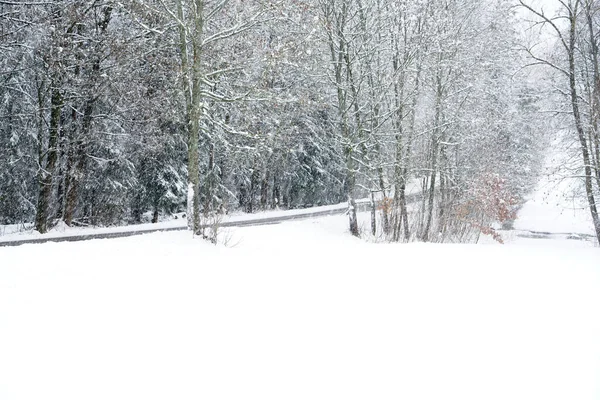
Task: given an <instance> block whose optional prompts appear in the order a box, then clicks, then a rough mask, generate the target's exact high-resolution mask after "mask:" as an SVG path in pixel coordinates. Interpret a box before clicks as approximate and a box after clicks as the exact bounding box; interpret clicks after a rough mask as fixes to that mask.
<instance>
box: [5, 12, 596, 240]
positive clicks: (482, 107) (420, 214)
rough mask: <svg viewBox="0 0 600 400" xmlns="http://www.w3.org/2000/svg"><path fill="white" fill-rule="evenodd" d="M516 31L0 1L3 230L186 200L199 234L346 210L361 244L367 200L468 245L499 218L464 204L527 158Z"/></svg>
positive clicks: (360, 15)
mask: <svg viewBox="0 0 600 400" xmlns="http://www.w3.org/2000/svg"><path fill="white" fill-rule="evenodd" d="M513 26H514V23H513V20H512V17H511V14H510V11H509V9H508V6H507V5H506V4H505V3H504V2H496V1H494V0H485V1H467V2H459V1H453V0H444V1H419V2H411V1H396V2H387V1H381V0H347V1H341V0H318V1H315V2H307V1H306V2H305V1H294V2H276V1H272V2H271V1H259V0H256V1H254V0H252V1H242V0H230V1H213V0H130V1H127V2H112V1H103V2H98V1H87V2H80V1H72V0H61V1H53V2H18V3H17V2H8V3H2V2H0V46H1V47H0V49H1V51H2V53H3V57H2V58H1V59H0V68H1V70H0V74H1V75H0V154H1V155H2V157H1V158H0V167H1V169H0V223H7V222H19V221H27V222H35V224H36V229H38V230H39V231H40V232H45V231H47V230H48V229H50V228H51V227H52V225H53V224H55V223H58V222H59V221H61V220H62V221H64V222H65V223H66V224H68V225H74V224H115V223H127V222H141V221H146V220H147V221H154V222H155V221H157V220H158V219H159V218H160V216H161V215H163V214H170V213H174V212H177V211H183V210H185V209H186V206H185V205H186V203H187V214H188V222H189V224H190V229H192V230H193V231H194V233H196V234H202V229H201V225H202V223H201V222H202V219H203V218H205V217H208V216H209V215H211V214H214V213H220V212H226V210H228V209H232V208H239V209H242V210H244V211H248V212H254V211H256V210H259V209H268V208H276V207H285V208H293V207H302V206H309V205H318V204H329V203H334V202H336V203H337V202H340V201H348V205H349V207H348V215H349V229H350V232H351V233H352V234H353V235H360V233H361V229H360V226H359V224H358V220H357V218H356V212H357V207H356V199H358V198H361V197H370V196H372V198H373V199H374V200H375V201H374V204H373V215H375V214H376V213H377V214H378V215H379V218H380V221H377V220H376V219H375V218H374V219H373V222H372V230H373V231H374V232H380V233H382V234H383V235H385V236H386V237H387V238H389V239H390V240H395V241H399V240H413V239H419V240H435V241H465V240H472V239H473V238H475V237H476V236H477V235H478V233H481V231H482V230H483V231H485V232H489V229H488V228H489V227H490V226H491V223H492V220H493V219H494V218H495V217H494V216H493V213H490V212H482V211H481V210H475V209H474V208H477V207H479V206H478V205H477V204H480V203H477V202H474V201H473V199H474V198H476V197H477V196H481V193H482V190H483V189H484V188H489V187H490V185H489V182H502V185H503V189H502V191H497V192H498V193H500V192H501V193H503V196H509V195H508V194H507V193H510V196H513V197H514V198H518V197H519V196H520V195H522V194H523V193H524V192H525V191H526V190H528V187H527V186H528V184H529V182H530V180H531V175H530V174H525V173H523V172H522V170H523V167H531V168H532V169H534V168H535V163H536V160H537V147H536V146H537V145H538V144H537V141H536V140H535V139H532V138H535V137H536V135H537V133H536V125H537V121H536V118H538V117H537V116H535V115H536V114H535V112H534V111H535V104H536V95H535V90H532V88H531V87H527V86H526V85H525V80H522V81H518V80H516V79H517V78H515V77H518V76H519V75H516V74H515V72H516V71H517V70H518V69H519V67H520V66H521V65H522V64H523V62H522V60H521V59H520V58H519V57H520V56H519V54H518V53H517V52H515V50H514V42H515V40H516V34H515V32H514V30H513V28H512V27H513ZM594 26H595V25H594ZM590 49H592V47H590ZM592 52H593V51H592ZM591 65H592V64H591V63H590V66H591ZM590 71H591V70H590ZM591 88H592V86H590V90H589V92H590V96H591V97H590V99H592V98H593V93H594V90H592V89H591ZM590 101H591V100H590ZM588 136H589V135H588ZM591 137H592V139H593V136H591ZM588 140H589V139H588ZM590 143H591V145H593V144H594V143H592V142H590ZM591 145H590V146H591ZM595 148H596V149H597V147H595ZM592 156H593V157H595V158H594V160H596V159H598V156H597V153H594V154H593V155H592V154H591V155H590V157H592ZM594 179H596V178H594ZM486 182H487V183H486ZM492 186H493V185H492ZM498 193H496V194H498ZM510 196H509V197H510ZM504 200H506V199H503V201H504ZM489 204H492V203H486V206H485V207H489ZM481 207H483V205H482V206H481ZM480 211H481V212H480ZM378 222H381V224H380V226H379V227H378V226H377V225H378Z"/></svg>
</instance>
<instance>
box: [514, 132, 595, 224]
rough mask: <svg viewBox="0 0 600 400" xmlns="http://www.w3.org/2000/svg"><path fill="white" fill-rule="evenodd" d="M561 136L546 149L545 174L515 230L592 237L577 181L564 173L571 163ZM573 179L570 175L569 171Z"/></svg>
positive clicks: (583, 196)
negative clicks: (547, 152)
mask: <svg viewBox="0 0 600 400" xmlns="http://www.w3.org/2000/svg"><path fill="white" fill-rule="evenodd" d="M563 141H564V138H563V137H562V136H561V137H559V138H558V139H557V140H555V141H554V142H553V143H552V145H551V146H550V147H549V154H548V156H547V157H546V161H545V166H544V168H543V170H544V172H543V174H542V176H541V177H540V180H539V182H538V185H537V187H536V188H535V190H534V191H533V193H532V194H531V196H529V198H528V200H527V202H526V203H525V205H524V206H523V207H522V208H521V210H520V211H519V215H518V217H519V218H518V219H517V221H516V222H515V225H514V228H515V229H519V230H527V231H541V232H548V233H567V234H569V233H575V234H588V235H594V234H595V232H594V224H593V223H592V217H591V214H590V211H589V207H588V205H587V202H586V200H585V195H583V194H582V193H581V192H582V190H583V189H582V187H581V186H582V182H581V180H580V179H579V178H573V177H569V174H567V173H566V172H565V171H563V169H565V168H566V167H565V166H569V168H570V164H572V163H574V162H575V164H576V165H577V166H579V165H580V164H581V163H580V162H578V158H577V156H576V157H575V160H573V157H572V156H569V151H568V149H565V147H564V144H563V143H562V142H563ZM571 175H572V171H571Z"/></svg>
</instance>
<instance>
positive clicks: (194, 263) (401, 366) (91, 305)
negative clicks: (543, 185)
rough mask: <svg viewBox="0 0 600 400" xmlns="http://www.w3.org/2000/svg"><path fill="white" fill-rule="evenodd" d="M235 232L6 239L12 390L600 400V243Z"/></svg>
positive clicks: (1, 374)
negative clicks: (208, 238)
mask: <svg viewBox="0 0 600 400" xmlns="http://www.w3.org/2000/svg"><path fill="white" fill-rule="evenodd" d="M365 226H366V225H365ZM227 236H228V238H229V247H227V246H222V245H221V246H212V245H210V244H207V243H204V242H202V241H201V240H198V239H192V238H191V236H190V234H189V233H187V232H171V233H155V234H148V235H143V236H137V237H132V238H124V239H112V240H94V241H87V242H78V243H48V244H43V245H25V246H20V247H15V248H0V399H2V400H24V399H27V400H40V399H44V400H46V399H60V400H71V399H73V400H81V399H86V400H87V399H103V400H104V399H111V400H117V399H123V400H125V399H127V400H132V399H144V400H147V399H174V400H175V399H176V400H183V399H235V400H238V399H261V400H264V399H277V400H282V399H311V400H314V399H327V400H331V399H344V400H346V399H377V400H382V399H415V400H416V399H436V400H438V399H461V400H464V399H477V400H481V399H486V400H489V399H511V400H518V399H524V400H525V399H526V400H533V399H544V400H550V399H569V400H571V399H577V400H597V399H598V398H600V339H599V338H600V268H599V260H600V249H598V248H594V247H593V245H592V244H590V243H588V242H581V241H559V240H531V239H530V240H526V239H517V238H515V239H514V240H513V241H511V242H510V243H508V244H507V245H504V246H501V245H496V244H489V245H435V244H408V245H402V244H399V245H392V244H376V243H368V242H364V241H360V240H358V239H354V238H352V237H350V236H349V235H348V234H347V233H346V219H345V218H344V217H343V216H335V217H325V218H319V219H315V220H308V221H299V222H287V223H283V224H280V225H270V226H261V227H251V228H236V229H231V230H230V231H228V233H227Z"/></svg>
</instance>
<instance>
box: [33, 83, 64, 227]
mask: <svg viewBox="0 0 600 400" xmlns="http://www.w3.org/2000/svg"><path fill="white" fill-rule="evenodd" d="M54 85H56V82H53V86H54ZM61 109H62V98H61V94H60V91H59V89H58V88H57V87H53V88H52V97H51V108H50V128H49V137H48V149H47V151H46V157H45V158H46V162H45V163H44V162H43V157H41V158H40V172H39V185H40V187H39V193H38V203H37V212H36V216H35V229H36V230H37V231H38V232H40V233H46V232H47V231H48V217H49V214H50V203H51V198H52V181H53V178H54V174H55V169H56V161H57V159H58V136H59V130H60V113H61ZM39 146H43V144H42V142H41V141H40V143H39Z"/></svg>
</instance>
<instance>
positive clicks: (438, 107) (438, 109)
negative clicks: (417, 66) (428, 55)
mask: <svg viewBox="0 0 600 400" xmlns="http://www.w3.org/2000/svg"><path fill="white" fill-rule="evenodd" d="M440 68H441V66H440V65H438V72H437V76H436V86H437V90H436V99H435V120H434V124H435V127H434V135H433V137H432V138H431V155H430V157H431V164H430V166H431V179H430V180H429V193H428V196H429V199H428V203H427V216H426V218H425V227H424V228H423V232H422V233H421V240H423V241H424V242H426V241H428V240H429V231H430V229H431V223H432V219H433V208H434V203H435V181H436V176H437V172H438V153H439V140H440V137H441V132H442V126H441V123H442V95H443V88H442V77H441V70H440Z"/></svg>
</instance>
